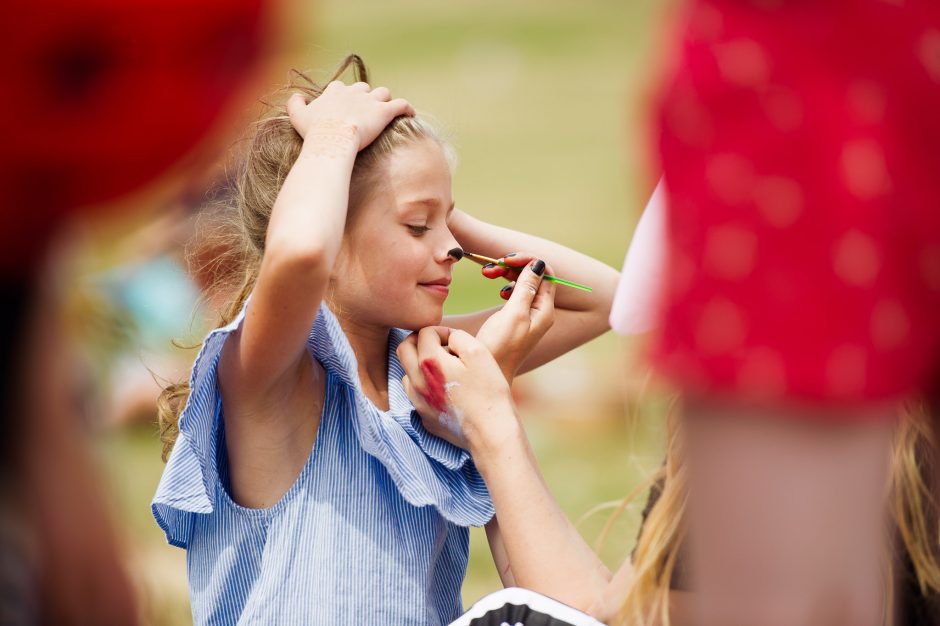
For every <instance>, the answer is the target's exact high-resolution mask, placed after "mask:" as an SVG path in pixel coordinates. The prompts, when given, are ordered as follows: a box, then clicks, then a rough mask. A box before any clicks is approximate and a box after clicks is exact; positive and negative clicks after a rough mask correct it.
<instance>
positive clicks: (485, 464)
mask: <svg viewBox="0 0 940 626" xmlns="http://www.w3.org/2000/svg"><path fill="white" fill-rule="evenodd" d="M489 421H490V423H489V424H488V425H487V428H486V429H483V430H476V431H474V432H473V433H470V434H469V436H468V438H467V439H468V443H469V447H470V456H472V457H473V460H474V463H475V464H476V466H477V468H478V469H480V471H481V472H484V471H485V469H486V468H489V467H492V466H496V465H498V464H499V463H501V462H502V461H504V460H505V459H506V458H509V457H513V456H515V455H516V454H518V453H519V452H522V451H524V450H525V447H526V446H527V445H528V441H527V439H526V434H525V430H524V429H523V428H522V424H521V423H520V422H519V418H518V417H517V416H516V412H515V409H514V407H512V406H511V405H510V406H508V407H506V408H504V409H494V410H493V412H492V413H491V415H490V420H489Z"/></svg>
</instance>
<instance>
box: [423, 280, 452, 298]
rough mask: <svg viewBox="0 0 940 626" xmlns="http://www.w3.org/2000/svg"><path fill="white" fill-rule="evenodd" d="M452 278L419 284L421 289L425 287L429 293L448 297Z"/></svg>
mask: <svg viewBox="0 0 940 626" xmlns="http://www.w3.org/2000/svg"><path fill="white" fill-rule="evenodd" d="M448 285H450V277H449V276H447V277H444V278H438V279H437V280H432V281H430V282H426V283H418V286H419V287H424V288H425V289H427V290H428V291H432V292H434V293H436V294H438V295H441V296H444V297H445V298H446V297H447V294H448V293H450V288H449V287H448Z"/></svg>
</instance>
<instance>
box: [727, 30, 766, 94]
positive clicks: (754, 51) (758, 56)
mask: <svg viewBox="0 0 940 626" xmlns="http://www.w3.org/2000/svg"><path fill="white" fill-rule="evenodd" d="M714 51H715V59H716V60H717V61H718V70H719V71H720V72H721V75H722V76H723V77H724V78H725V80H727V81H728V82H731V83H734V84H737V85H741V86H743V87H763V86H765V85H766V84H767V83H768V82H769V81H770V61H769V59H768V57H767V54H766V53H765V52H764V49H763V48H762V47H761V46H760V45H759V44H758V43H757V42H756V41H754V40H753V39H736V40H734V41H729V42H728V43H723V44H718V45H716V46H715V47H714Z"/></svg>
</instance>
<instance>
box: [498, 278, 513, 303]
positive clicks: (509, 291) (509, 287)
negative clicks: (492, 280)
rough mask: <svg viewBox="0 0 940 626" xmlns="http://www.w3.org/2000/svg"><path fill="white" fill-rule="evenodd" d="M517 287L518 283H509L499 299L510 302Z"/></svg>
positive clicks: (501, 290) (501, 291)
mask: <svg viewBox="0 0 940 626" xmlns="http://www.w3.org/2000/svg"><path fill="white" fill-rule="evenodd" d="M515 286H516V282H515V281H513V282H511V283H509V284H508V285H506V286H505V287H503V288H502V289H500V290H499V297H500V298H502V299H503V300H509V298H510V297H511V296H512V290H513V288H515Z"/></svg>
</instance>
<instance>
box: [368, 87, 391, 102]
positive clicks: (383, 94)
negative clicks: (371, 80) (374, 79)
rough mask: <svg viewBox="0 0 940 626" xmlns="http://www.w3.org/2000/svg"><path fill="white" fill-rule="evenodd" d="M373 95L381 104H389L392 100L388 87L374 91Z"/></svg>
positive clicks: (377, 88)
mask: <svg viewBox="0 0 940 626" xmlns="http://www.w3.org/2000/svg"><path fill="white" fill-rule="evenodd" d="M371 95H372V97H373V98H375V99H376V100H379V101H381V102H388V101H389V100H391V99H392V92H390V91H389V90H388V87H376V88H375V89H373V90H372V92H371Z"/></svg>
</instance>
